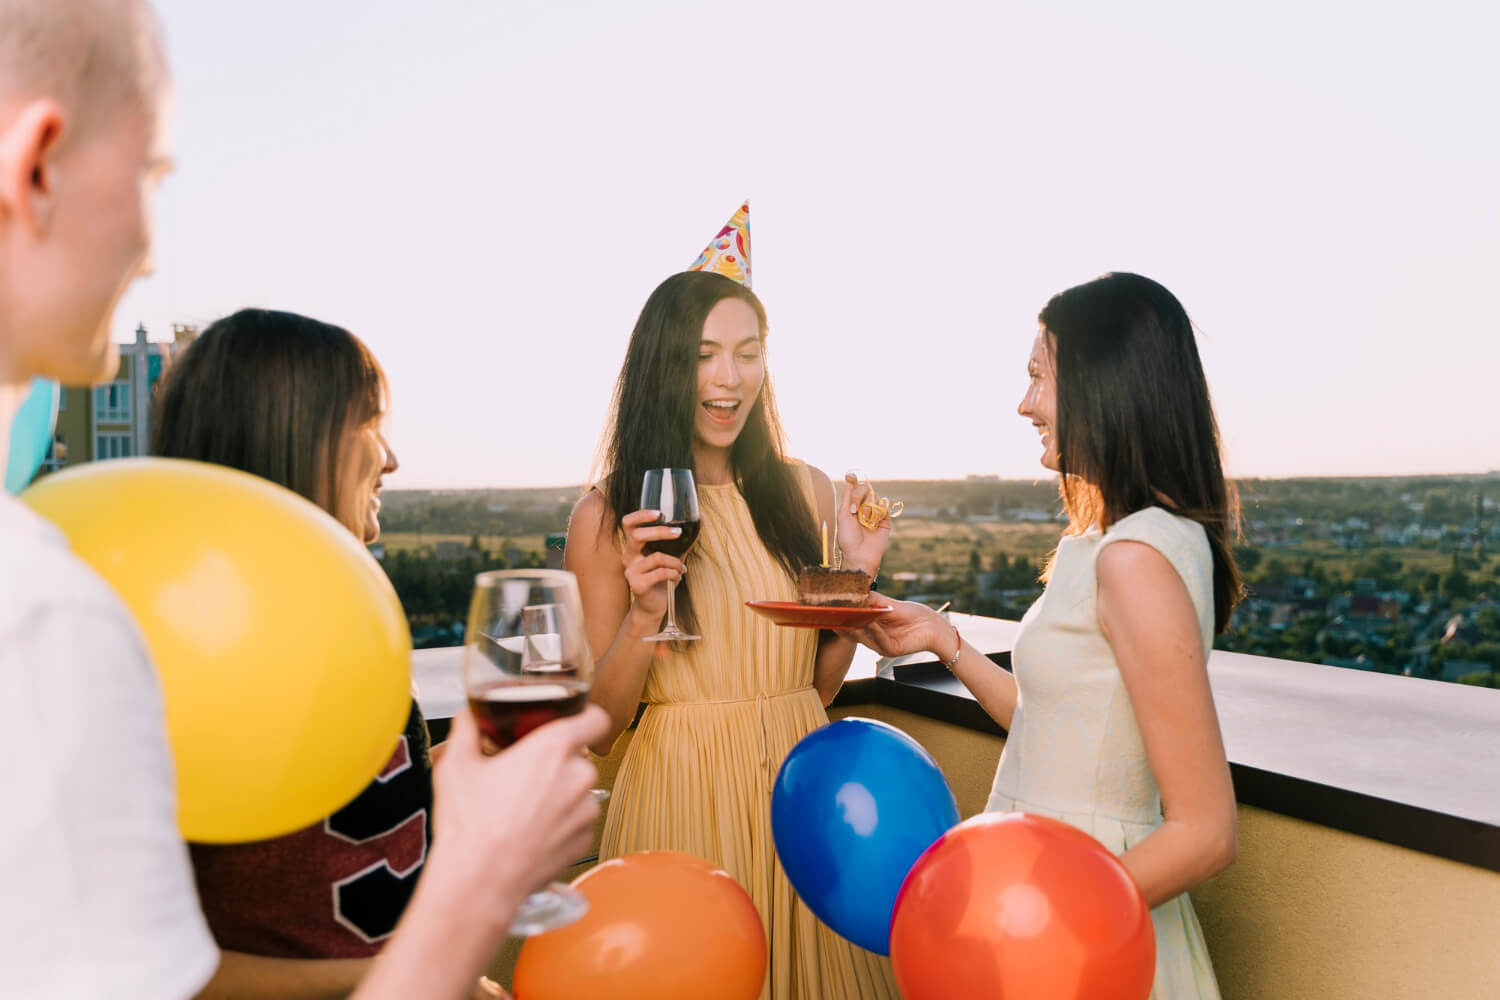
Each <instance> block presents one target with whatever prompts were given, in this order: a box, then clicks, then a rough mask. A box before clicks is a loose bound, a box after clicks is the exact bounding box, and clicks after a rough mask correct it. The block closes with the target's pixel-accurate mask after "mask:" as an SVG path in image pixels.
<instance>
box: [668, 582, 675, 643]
mask: <svg viewBox="0 0 1500 1000" xmlns="http://www.w3.org/2000/svg"><path fill="white" fill-rule="evenodd" d="M666 631H668V632H676V631H677V581H676V580H668V581H667V627H666Z"/></svg>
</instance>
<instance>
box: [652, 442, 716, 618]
mask: <svg viewBox="0 0 1500 1000" xmlns="http://www.w3.org/2000/svg"><path fill="white" fill-rule="evenodd" d="M648 510H651V511H656V512H657V513H658V515H659V516H660V520H659V521H658V522H657V523H659V524H660V525H661V526H662V527H664V528H676V529H677V533H676V534H673V535H668V536H666V537H657V538H654V539H652V540H649V541H645V543H644V544H643V546H642V551H643V552H644V553H645V554H647V555H651V554H655V553H661V554H664V555H667V556H671V557H672V558H673V559H677V560H681V559H683V558H684V557H686V555H687V553H688V550H689V549H691V548H692V547H693V543H694V542H696V541H697V540H698V528H699V526H700V524H701V521H700V517H699V513H698V487H697V484H696V483H694V482H693V470H691V469H649V470H647V472H646V476H645V479H644V480H643V481H642V483H641V511H648ZM680 575H681V573H680V572H679V573H678V576H680ZM666 582H667V624H666V627H665V628H663V629H662V630H661V631H660V632H658V633H657V634H655V635H649V636H646V641H647V642H687V641H691V640H694V639H697V638H699V637H698V636H696V635H689V634H688V633H686V632H684V631H682V629H680V628H678V627H677V580H676V579H674V578H672V577H668V578H667V581H666Z"/></svg>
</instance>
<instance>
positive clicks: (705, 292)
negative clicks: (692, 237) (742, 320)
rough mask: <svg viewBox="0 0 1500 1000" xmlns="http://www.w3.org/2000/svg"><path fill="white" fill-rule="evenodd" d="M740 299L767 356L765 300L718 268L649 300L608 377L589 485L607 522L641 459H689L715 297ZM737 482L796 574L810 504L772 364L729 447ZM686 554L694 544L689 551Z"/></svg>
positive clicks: (685, 465)
mask: <svg viewBox="0 0 1500 1000" xmlns="http://www.w3.org/2000/svg"><path fill="white" fill-rule="evenodd" d="M731 298H733V299H739V300H740V301H741V302H744V303H745V304H746V305H748V306H749V307H750V308H751V309H753V310H754V311H755V317H756V320H757V321H758V322H759V325H760V336H761V348H762V357H764V356H765V340H766V310H765V307H764V306H763V305H761V302H760V299H759V298H757V297H756V295H755V293H754V292H752V291H751V290H750V289H748V288H746V287H745V286H744V285H741V284H740V283H738V282H736V281H732V280H730V279H729V278H726V277H724V276H723V275H719V274H712V273H709V272H705V271H685V272H683V273H681V274H674V275H672V277H670V278H668V279H667V280H666V281H663V282H662V283H661V284H660V285H658V286H657V287H656V290H655V291H653V292H652V293H651V296H650V298H648V299H647V300H646V305H645V306H644V307H643V308H642V309H641V315H640V317H639V318H638V319H637V320H636V323H635V329H634V331H633V332H632V333H631V335H630V345H629V346H628V347H627V348H626V349H625V363H624V365H623V366H621V368H620V376H619V379H618V380H617V381H616V383H615V394H614V404H613V406H612V408H611V417H610V426H609V430H608V431H607V432H606V434H605V439H604V442H605V443H604V447H603V452H602V455H601V457H600V463H599V464H600V471H601V476H600V477H599V481H598V483H597V485H596V487H595V488H596V489H598V490H599V492H600V493H602V494H603V495H604V499H605V500H606V501H607V502H608V504H609V511H610V517H608V518H606V519H605V521H604V525H605V528H606V529H607V530H611V531H612V530H614V528H615V527H616V526H617V525H618V524H619V519H620V518H621V517H623V516H624V515H626V514H628V513H630V512H631V511H633V510H635V509H636V508H637V507H638V506H639V503H640V490H641V480H642V478H643V477H644V476H645V474H646V470H647V469H662V468H672V469H692V468H694V461H693V420H694V416H695V414H696V413H697V409H698V350H699V344H700V343H701V342H702V339H703V324H704V323H705V322H707V320H708V314H709V313H710V312H711V311H713V308H714V306H716V305H718V304H719V303H720V302H722V301H724V300H725V299H731ZM729 461H730V465H731V467H732V468H733V470H734V478H735V483H736V485H737V486H738V487H739V490H740V493H741V494H742V495H743V496H744V497H745V504H746V506H748V507H749V508H750V517H751V520H753V521H754V523H755V531H756V534H758V535H759V536H760V540H761V543H762V544H763V545H765V547H766V550H767V551H768V552H769V553H770V554H771V556H772V558H774V559H775V560H776V561H777V562H779V563H780V564H781V566H782V567H783V568H784V569H785V570H786V571H787V572H788V573H789V574H792V575H796V574H797V573H798V572H799V571H800V570H801V569H802V567H804V566H810V565H814V564H816V563H817V561H818V559H819V548H818V545H819V543H818V537H817V534H816V532H815V531H814V530H813V513H812V509H811V508H810V507H809V506H808V503H807V499H806V498H805V497H804V496H803V494H802V490H801V488H800V487H799V485H798V483H797V477H796V475H795V473H794V472H793V470H792V466H791V465H790V464H789V463H788V462H787V460H786V455H785V435H784V434H783V432H782V429H781V418H780V417H779V415H778V414H777V411H776V395H775V393H774V392H773V391H772V389H771V374H770V371H769V369H768V370H767V372H766V378H765V381H764V382H763V383H762V385H761V390H760V395H758V396H757V397H756V399H755V405H754V406H752V407H751V408H750V413H749V415H748V416H747V417H746V419H745V427H744V430H742V431H740V435H739V437H738V438H736V439H735V442H734V446H733V447H732V448H731V449H730V453H729ZM689 557H690V558H691V553H690V554H689ZM689 586H690V579H689V578H688V577H684V578H683V580H682V582H680V583H679V584H678V585H677V608H678V614H679V617H682V618H683V619H684V620H686V621H692V612H691V598H690V596H689V594H688V588H689Z"/></svg>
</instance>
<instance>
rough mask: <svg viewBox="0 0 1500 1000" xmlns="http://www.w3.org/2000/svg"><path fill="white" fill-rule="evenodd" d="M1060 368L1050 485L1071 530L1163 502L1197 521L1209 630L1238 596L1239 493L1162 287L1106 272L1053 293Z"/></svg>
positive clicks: (1052, 327) (1183, 331) (1198, 372)
mask: <svg viewBox="0 0 1500 1000" xmlns="http://www.w3.org/2000/svg"><path fill="white" fill-rule="evenodd" d="M1038 319H1039V320H1040V321H1041V324H1042V327H1043V329H1044V330H1045V331H1046V342H1047V347H1048V350H1049V351H1050V352H1051V355H1052V360H1053V365H1054V368H1055V370H1056V372H1057V448H1058V452H1057V454H1058V471H1059V473H1060V476H1059V482H1060V489H1061V492H1062V500H1063V508H1064V510H1066V512H1067V514H1068V521H1069V530H1070V531H1075V532H1076V531H1082V530H1084V529H1085V528H1087V527H1089V526H1090V525H1095V524H1096V525H1098V526H1099V527H1100V528H1101V529H1106V528H1108V527H1109V526H1110V525H1112V524H1114V523H1115V522H1117V521H1119V520H1120V519H1121V518H1123V517H1125V516H1126V515H1128V514H1132V513H1134V512H1135V511H1138V510H1143V509H1145V508H1147V507H1152V506H1160V507H1165V508H1167V509H1168V510H1171V511H1172V512H1173V513H1175V514H1179V515H1181V516H1183V517H1188V518H1191V519H1192V520H1194V521H1197V522H1198V523H1199V524H1201V525H1202V526H1203V530H1204V532H1205V533H1206V534H1207V536H1208V545H1209V549H1210V550H1211V552H1212V554H1213V563H1214V627H1215V630H1216V631H1218V632H1223V631H1224V630H1225V629H1226V628H1227V627H1228V626H1229V617H1230V614H1231V613H1232V612H1233V611H1234V607H1235V605H1236V604H1238V603H1239V601H1240V599H1241V597H1242V596H1243V593H1244V586H1243V584H1242V583H1241V581H1240V574H1239V569H1238V567H1236V565H1235V562H1234V552H1233V549H1232V548H1231V539H1232V538H1234V537H1237V536H1238V534H1239V527H1240V507H1239V495H1238V493H1237V491H1236V490H1235V488H1234V484H1232V483H1230V482H1229V481H1228V480H1226V479H1225V478H1224V467H1223V462H1222V459H1221V457H1220V443H1219V427H1218V423H1217V421H1216V420H1215V419H1214V412H1213V404H1212V402H1211V401H1210V399H1209V393H1208V381H1207V379H1206V378H1205V377H1204V375H1203V365H1202V362H1201V361H1200V360H1199V358H1198V345H1197V343H1196V341H1195V340H1194V337H1193V326H1192V322H1191V321H1190V320H1189V319H1188V314H1187V311H1186V310H1184V309H1183V307H1182V303H1180V302H1178V301H1177V297H1176V296H1174V295H1173V294H1172V293H1171V292H1169V291H1167V289H1166V288H1164V287H1163V286H1161V285H1159V284H1157V283H1156V282H1155V281H1152V280H1151V279H1149V278H1143V277H1141V276H1140V275H1138V274H1125V273H1116V274H1106V275H1104V276H1103V277H1101V278H1097V279H1095V280H1093V281H1090V282H1087V283H1085V284H1082V285H1078V286H1076V287H1074V288H1069V289H1068V290H1067V291H1064V292H1060V293H1058V294H1057V295H1055V296H1053V297H1052V300H1051V301H1049V302H1048V303H1047V305H1046V307H1045V308H1044V309H1042V312H1041V315H1040V316H1039V317H1038Z"/></svg>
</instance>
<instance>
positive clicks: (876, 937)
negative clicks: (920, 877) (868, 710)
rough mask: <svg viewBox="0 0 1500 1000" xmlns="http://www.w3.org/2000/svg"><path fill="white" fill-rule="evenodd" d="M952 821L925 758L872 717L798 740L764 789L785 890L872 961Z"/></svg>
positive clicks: (954, 808)
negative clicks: (911, 881)
mask: <svg viewBox="0 0 1500 1000" xmlns="http://www.w3.org/2000/svg"><path fill="white" fill-rule="evenodd" d="M957 823H958V803H956V802H955V801H954V799H953V792H952V790H950V789H949V787H948V782H947V781H946V780H944V778H943V772H942V771H940V770H938V766H937V762H936V761H934V760H933V759H932V755H931V754H929V753H928V752H927V751H926V750H924V749H922V746H921V744H919V743H918V742H917V741H916V740H914V739H912V738H911V737H910V736H908V735H906V734H905V733H903V732H902V731H901V730H899V729H897V728H896V727H895V726H888V725H886V724H885V723H883V722H876V721H874V720H872V719H840V720H839V721H838V722H834V723H831V724H830V725H827V726H824V727H822V728H821V729H817V730H814V731H813V732H811V733H809V734H808V735H807V736H805V737H803V739H802V740H801V741H800V742H799V743H798V744H797V745H796V746H794V747H793V748H792V752H791V753H790V754H788V755H787V758H786V761H785V762H784V763H783V764H782V765H781V771H780V772H779V773H778V774H777V775H776V785H775V787H774V788H773V789H772V791H771V832H772V834H773V836H774V837H775V838H776V854H777V856H778V857H779V858H780V859H781V867H782V868H783V869H785V871H786V875H787V879H788V880H790V881H791V883H792V888H794V889H796V890H797V895H799V896H801V897H802V901H803V902H805V903H806V904H807V906H808V908H809V909H811V910H812V911H813V913H815V914H817V916H818V919H820V920H822V921H823V922H824V923H825V924H827V925H828V926H829V927H831V928H833V930H834V931H836V932H837V933H838V934H840V935H842V936H843V937H845V938H848V939H849V940H850V941H853V942H854V943H855V944H857V945H859V946H860V947H861V948H864V949H866V950H868V951H873V952H876V953H877V954H880V955H889V954H890V953H891V916H892V912H893V911H894V910H895V907H896V894H897V892H899V891H900V889H901V883H902V882H903V881H904V880H905V879H906V875H907V873H908V872H909V871H911V866H912V865H913V864H914V863H915V862H916V860H917V858H918V856H919V855H921V853H922V852H923V851H925V850H927V848H928V847H930V846H932V844H933V843H934V842H935V841H936V840H937V839H938V838H939V837H941V836H942V835H943V834H944V833H946V832H948V830H949V829H950V828H952V827H953V826H954V825H956V824H957Z"/></svg>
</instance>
